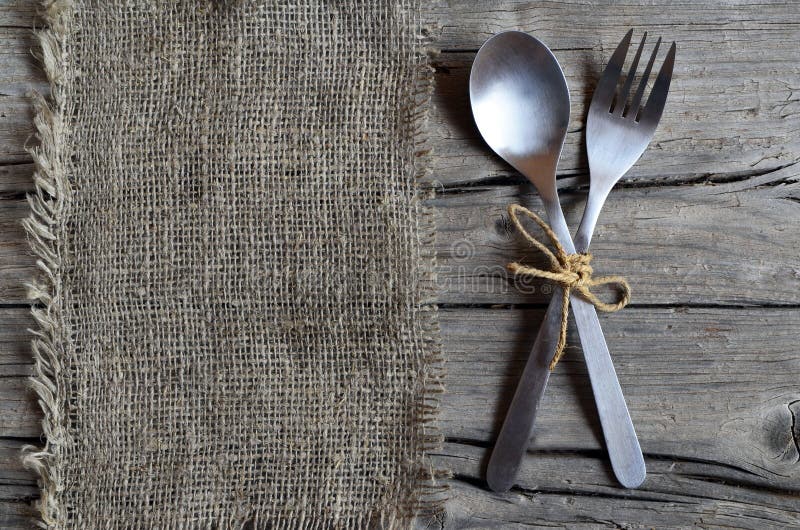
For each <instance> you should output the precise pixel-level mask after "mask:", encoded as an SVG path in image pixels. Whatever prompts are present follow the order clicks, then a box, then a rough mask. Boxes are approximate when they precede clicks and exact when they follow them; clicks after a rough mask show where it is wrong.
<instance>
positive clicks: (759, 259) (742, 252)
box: [0, 164, 800, 305]
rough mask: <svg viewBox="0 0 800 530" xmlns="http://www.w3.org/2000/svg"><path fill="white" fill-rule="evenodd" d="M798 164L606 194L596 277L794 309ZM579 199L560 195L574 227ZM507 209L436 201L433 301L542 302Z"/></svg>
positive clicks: (16, 228) (461, 193) (19, 236)
mask: <svg viewBox="0 0 800 530" xmlns="http://www.w3.org/2000/svg"><path fill="white" fill-rule="evenodd" d="M798 178H800V164H798V165H796V166H792V167H789V168H786V169H783V170H780V171H777V172H774V173H771V174H769V175H767V176H765V177H761V178H760V179H748V180H746V181H743V182H734V183H728V184H723V185H715V186H711V185H693V186H660V187H655V188H621V189H617V190H615V191H614V192H612V193H611V196H610V198H609V200H608V203H607V205H606V208H605V210H604V212H603V214H602V216H601V218H600V223H599V226H598V229H597V234H596V236H595V240H594V242H593V244H592V251H593V253H594V255H595V256H596V259H595V264H596V268H597V270H598V274H602V273H615V274H616V273H618V274H623V275H625V276H626V277H627V278H628V279H629V281H630V282H631V285H632V287H633V290H634V296H633V302H634V303H635V304H662V305H665V304H673V305H675V304H678V305H685V304H728V305H787V304H789V305H792V304H800V254H798V252H797V249H798V248H800V229H799V228H800V202H798V198H799V197H800V184H799V183H798V182H796V181H797V180H798ZM584 196H585V194H584V193H583V192H580V193H570V192H569V191H568V190H567V191H565V192H564V193H563V203H564V205H565V209H566V211H567V217H568V220H569V222H570V224H571V226H573V227H575V226H577V224H578V222H579V219H580V213H581V209H582V205H583V202H582V201H583V200H584ZM510 202H522V203H523V204H527V205H529V206H531V207H532V208H534V209H537V208H538V207H539V202H538V197H537V195H536V193H535V192H533V191H532V189H531V188H530V187H529V186H522V187H519V186H489V187H480V188H475V187H471V188H465V189H463V190H454V191H452V192H449V193H447V194H444V195H440V196H439V198H437V199H436V200H435V201H433V203H432V204H433V205H434V206H435V207H436V210H437V215H438V234H437V247H438V248H437V255H438V262H439V267H438V269H439V280H438V281H439V283H440V285H439V291H440V296H439V301H440V302H442V303H446V304H451V303H456V304H464V303H471V304H475V303H483V304H498V303H503V304H507V303H546V302H547V301H548V300H549V292H547V288H548V287H549V286H546V285H544V284H542V283H541V282H538V281H532V282H528V281H522V280H518V281H515V280H514V279H513V278H511V279H509V275H508V274H507V273H506V272H505V265H506V263H508V262H509V261H511V260H524V261H528V262H531V263H540V264H541V263H543V262H542V259H541V256H537V255H535V253H534V252H533V251H530V250H529V249H528V247H527V245H526V244H525V243H524V242H523V241H522V240H521V239H520V238H519V236H518V235H516V234H515V233H513V230H512V229H510V228H509V224H508V222H507V219H506V217H505V207H506V205H507V204H508V203H510ZM27 211H28V207H27V204H26V203H25V201H23V200H21V199H12V200H0V230H1V231H2V233H3V239H2V240H1V242H2V244H0V302H6V303H19V302H24V301H25V290H24V287H23V284H24V282H25V281H28V280H29V279H30V278H31V277H33V276H34V275H35V274H36V270H35V266H34V259H33V257H32V256H31V255H30V253H29V251H28V246H27V242H26V240H25V234H24V231H23V230H22V228H21V226H20V224H19V221H20V220H21V219H22V218H23V217H25V216H26V215H27Z"/></svg>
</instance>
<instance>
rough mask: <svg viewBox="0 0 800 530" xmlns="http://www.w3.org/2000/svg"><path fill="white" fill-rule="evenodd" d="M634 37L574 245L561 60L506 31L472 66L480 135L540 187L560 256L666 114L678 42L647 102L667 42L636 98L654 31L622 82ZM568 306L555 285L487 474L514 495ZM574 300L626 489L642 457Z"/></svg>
mask: <svg viewBox="0 0 800 530" xmlns="http://www.w3.org/2000/svg"><path fill="white" fill-rule="evenodd" d="M631 37H632V31H629V32H628V34H627V35H625V38H623V40H622V42H621V43H620V44H619V46H618V47H617V49H616V51H615V52H614V54H613V55H612V56H611V59H610V60H609V63H608V65H607V66H606V68H605V71H604V72H603V74H602V76H601V78H600V81H599V83H598V85H597V87H596V89H595V91H594V95H593V97H592V100H591V104H590V106H589V112H588V117H587V122H586V148H587V154H588V158H589V171H590V187H589V193H588V200H587V203H586V207H585V209H584V213H583V218H582V219H581V222H580V226H579V228H578V231H577V232H576V236H575V239H574V242H573V239H572V237H571V234H570V231H569V228H568V226H567V223H566V220H565V219H564V213H563V211H562V210H561V205H560V203H559V199H558V192H557V187H556V167H557V164H558V159H559V157H560V155H561V149H562V146H563V143H564V139H565V137H566V133H567V126H568V123H569V113H570V101H569V91H568V89H567V83H566V79H565V78H564V74H563V72H562V70H561V67H560V66H559V64H558V61H557V60H556V58H555V57H554V55H553V54H552V52H551V51H550V50H549V49H548V48H547V46H545V45H544V44H543V43H542V42H540V41H539V40H537V39H536V38H534V37H532V36H530V35H528V34H527V33H522V32H518V31H508V32H504V33H500V34H497V35H495V36H494V37H492V38H490V39H489V40H488V41H486V43H485V44H484V45H483V46H482V47H481V49H480V50H479V51H478V54H477V56H476V58H475V62H474V63H473V66H472V72H471V75H470V101H471V104H472V112H473V115H474V118H475V123H476V124H477V126H478V129H479V131H480V133H481V135H482V136H483V138H484V140H485V141H486V143H487V144H488V145H489V146H490V147H491V148H492V149H493V150H494V151H495V152H496V153H497V154H498V155H499V156H500V157H501V158H503V159H504V160H505V161H506V162H508V163H509V164H510V165H511V166H512V167H514V168H515V169H516V170H517V171H519V172H520V173H522V174H523V175H525V176H526V177H527V178H528V180H530V181H531V183H532V184H533V185H534V187H535V188H536V190H537V191H538V193H539V195H540V197H541V200H542V203H543V208H544V211H545V213H546V215H547V219H548V221H549V225H550V228H551V229H552V232H553V233H554V235H555V236H556V237H557V239H558V241H559V242H560V245H561V246H562V247H563V252H565V253H567V254H570V255H575V254H582V253H586V252H587V251H588V249H589V243H590V241H591V239H592V233H593V232H594V228H595V224H596V223H597V219H598V217H599V215H600V210H601V209H602V207H603V204H604V202H605V200H606V198H607V197H608V194H609V192H610V191H611V189H612V188H613V186H614V185H615V184H616V183H617V181H618V180H619V179H620V178H621V177H622V176H623V175H624V174H625V173H626V172H627V171H628V170H629V169H630V168H631V167H632V166H633V164H635V163H636V161H637V160H638V159H639V157H641V155H642V153H643V152H644V150H645V149H646V147H647V145H648V144H649V142H650V140H651V139H652V137H653V134H654V132H655V129H656V126H657V125H658V122H659V120H660V119H661V115H662V113H663V110H664V105H665V102H666V99H667V93H668V91H669V85H670V81H671V78H672V69H673V64H674V60H675V43H672V45H671V46H670V48H669V50H668V52H667V54H666V57H665V59H664V61H663V63H662V64H661V67H660V69H659V72H658V75H657V76H656V79H655V81H654V83H653V85H652V88H651V90H650V93H649V96H648V97H647V100H646V102H645V103H644V104H643V105H642V101H643V98H644V95H645V92H646V91H647V87H648V80H649V78H650V74H651V71H652V69H653V66H654V63H655V60H656V56H657V54H658V50H659V47H660V44H661V39H658V41H657V42H656V44H655V46H654V49H653V51H652V53H651V55H650V58H649V60H648V61H647V65H646V66H645V68H644V71H643V72H642V73H641V75H640V76H639V78H640V81H639V84H638V87H637V88H636V91H635V92H634V93H633V97H632V99H630V101H629V98H630V94H631V89H632V88H633V81H634V79H635V78H636V77H637V69H638V68H639V62H640V59H641V56H642V51H643V48H644V45H645V40H646V37H647V34H646V33H645V34H644V37H643V38H642V41H641V43H640V44H639V46H638V49H637V51H636V54H635V55H634V58H633V60H632V62H631V66H630V69H629V71H628V73H627V76H625V77H624V80H623V76H622V68H623V65H624V63H625V59H626V56H627V55H628V49H629V47H630V44H631ZM620 85H621V86H620ZM566 302H567V301H566V300H565V299H564V290H563V287H561V286H557V287H555V288H554V289H553V297H552V300H551V301H550V305H549V306H548V309H547V312H546V313H545V317H544V322H543V323H542V326H541V328H540V330H539V334H538V336H537V337H536V341H535V343H534V345H533V350H532V352H531V355H530V357H529V359H528V362H527V364H526V366H525V368H524V370H523V372H522V375H521V377H520V380H519V383H518V385H517V389H516V392H515V394H514V397H513V399H512V401H511V405H510V407H509V409H508V412H507V414H506V417H505V420H504V423H503V426H502V428H501V430H500V433H499V435H498V438H497V441H496V443H495V446H494V449H493V451H492V455H491V457H490V460H489V464H488V468H487V472H486V478H487V482H488V484H489V487H490V488H491V489H492V490H494V491H498V492H502V491H507V490H508V489H509V488H511V486H513V484H514V482H515V478H516V474H517V471H518V469H519V466H520V463H521V461H522V458H523V456H524V455H525V452H526V450H527V446H528V443H529V440H530V437H531V435H532V431H533V426H534V421H535V418H536V411H537V409H538V406H539V402H540V401H541V398H542V396H543V394H544V390H545V388H546V386H547V381H548V378H549V376H550V371H551V368H552V364H551V363H553V362H554V361H556V362H557V360H558V358H557V357H556V355H557V353H559V351H560V349H561V348H562V347H563V340H564V339H563V336H562V334H563V333H562V325H561V319H562V315H564V316H565V313H563V312H564V311H566ZM569 302H570V303H571V305H572V311H573V314H574V316H575V322H576V324H577V327H578V334H579V336H580V340H581V345H582V347H583V353H584V358H585V360H586V366H587V370H588V373H589V378H590V380H591V385H592V392H593V394H594V398H595V401H596V403H597V410H598V414H599V417H600V423H601V425H602V428H603V435H604V438H605V443H606V447H607V450H608V454H609V458H610V460H611V465H612V468H613V470H614V474H615V475H616V477H617V480H618V481H619V482H620V484H622V485H623V486H624V487H627V488H636V487H638V486H640V485H641V484H642V482H644V479H645V474H646V470H645V463H644V458H643V456H642V451H641V448H640V446H639V441H638V439H637V437H636V432H635V430H634V427H633V422H632V421H631V418H630V414H629V413H628V408H627V405H626V403H625V398H624V397H623V394H622V389H621V387H620V384H619V381H618V379H617V375H616V372H615V370H614V365H613V363H612V361H611V355H610V353H609V350H608V346H607V345H606V341H605V338H604V337H603V331H602V329H601V328H600V321H599V319H598V316H597V312H596V310H595V306H594V305H592V303H590V302H589V301H587V300H586V299H584V298H583V297H581V295H580V294H576V293H575V292H574V290H572V291H569ZM554 357H556V358H555V359H554Z"/></svg>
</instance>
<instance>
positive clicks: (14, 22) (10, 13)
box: [0, 0, 41, 32]
mask: <svg viewBox="0 0 800 530" xmlns="http://www.w3.org/2000/svg"><path fill="white" fill-rule="evenodd" d="M40 6H41V2H39V1H37V0H2V1H0V27H2V28H3V31H4V32H5V31H8V29H10V28H30V27H33V26H34V25H37V24H38V23H39V21H38V16H37V15H38V13H39V10H40Z"/></svg>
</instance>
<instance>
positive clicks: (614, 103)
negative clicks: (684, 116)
mask: <svg viewBox="0 0 800 530" xmlns="http://www.w3.org/2000/svg"><path fill="white" fill-rule="evenodd" d="M632 35H633V30H630V31H628V33H627V34H626V35H625V37H624V38H623V39H622V42H620V44H619V46H617V49H616V50H615V51H614V54H613V55H612V56H611V59H610V60H609V63H608V65H607V66H606V69H605V70H604V72H603V75H602V77H601V78H600V81H599V83H598V85H597V88H596V89H595V91H594V95H593V96H592V102H591V104H590V105H589V115H588V118H587V123H586V149H587V153H588V157H589V173H590V187H589V196H588V199H587V202H586V207H585V209H584V212H583V218H582V219H581V223H580V226H579V227H578V231H577V233H576V235H575V250H576V251H577V252H586V251H588V250H589V243H590V242H591V240H592V234H593V233H594V229H595V225H596V224H597V219H598V217H599V215H600V210H601V209H602V208H603V205H604V203H605V201H606V198H607V197H608V194H609V192H610V191H611V189H612V188H613V187H614V185H615V184H616V183H617V181H619V179H620V178H621V177H622V176H623V175H624V174H625V173H627V172H628V170H629V169H630V168H631V167H632V166H633V164H635V163H636V161H637V160H638V159H639V157H641V156H642V153H644V150H645V149H646V148H647V145H648V144H649V143H650V140H651V139H652V138H653V134H654V133H655V130H656V126H657V125H658V122H659V121H660V120H661V115H662V114H663V112H664V105H665V103H666V100H667V93H668V92H669V85H670V81H671V79H672V70H673V66H674V63H675V43H674V42H673V43H672V45H671V46H670V49H669V51H668V52H667V55H666V58H665V59H664V62H663V64H662V65H661V69H660V70H659V73H658V76H657V77H656V80H655V83H654V84H653V88H652V90H651V91H650V95H649V96H648V98H647V103H646V104H645V105H644V106H643V107H641V102H642V97H643V96H644V93H645V90H646V89H647V82H648V79H649V77H650V72H651V70H652V68H653V64H654V63H655V60H656V55H657V53H658V48H659V46H660V45H661V39H660V38H659V39H658V40H657V41H656V44H655V46H654V47H653V52H652V53H651V55H650V59H649V61H648V63H647V66H646V67H645V70H644V72H643V73H642V76H641V81H640V82H639V86H638V88H637V89H636V92H635V94H634V96H633V99H632V100H631V101H630V103H628V97H629V95H630V90H631V87H632V85H633V80H634V78H635V76H636V70H637V68H638V66H639V59H640V57H641V55H642V50H643V48H644V44H645V40H646V39H647V33H644V35H643V36H642V41H641V43H640V44H639V48H638V50H637V51H636V55H635V56H634V58H633V61H632V63H631V66H630V70H629V71H628V75H627V77H626V79H625V82H624V84H623V85H622V88H621V89H620V90H619V92H617V90H616V89H617V86H618V84H619V81H620V79H621V73H622V66H623V64H624V62H625V57H626V55H627V54H628V48H629V46H630V43H631V37H632ZM615 96H616V97H615ZM552 303H557V301H553V302H551V304H552ZM595 318H596V313H595ZM597 330H598V331H599V328H597ZM587 342H591V344H586V343H587ZM581 343H582V344H583V345H584V348H583V351H584V357H585V359H586V365H587V369H588V372H589V378H590V379H591V382H592V391H593V393H594V398H595V402H596V403H597V410H598V413H599V416H600V422H601V424H602V426H603V434H604V437H605V441H606V446H607V447H608V453H609V458H610V459H611V465H612V467H613V469H614V474H615V475H616V476H617V479H618V480H619V481H620V482H621V483H622V484H623V485H624V486H626V487H629V488H635V487H638V486H640V485H641V483H642V482H644V478H645V475H646V468H645V463H644V458H643V456H642V450H641V448H640V446H639V441H638V439H637V438H636V432H635V430H634V428H633V422H632V421H631V418H630V414H629V412H628V408H627V406H626V404H625V398H624V397H623V395H622V389H621V388H620V385H619V380H618V379H617V374H616V372H615V370H614V365H613V364H612V362H611V356H610V354H609V352H608V348H607V346H606V345H605V340H603V337H602V335H598V336H593V334H588V336H585V335H584V334H581Z"/></svg>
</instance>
